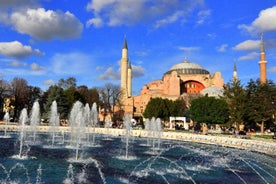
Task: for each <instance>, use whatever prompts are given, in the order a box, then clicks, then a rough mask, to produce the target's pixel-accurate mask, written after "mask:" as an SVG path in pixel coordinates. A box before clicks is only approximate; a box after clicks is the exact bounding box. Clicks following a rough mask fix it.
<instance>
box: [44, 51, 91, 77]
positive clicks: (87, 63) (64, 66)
mask: <svg viewBox="0 0 276 184" xmlns="http://www.w3.org/2000/svg"><path fill="white" fill-rule="evenodd" d="M91 60H92V59H91V57H90V56H89V55H87V54H85V53H80V52H73V53H63V54H60V53H57V54H55V55H54V56H53V57H52V58H51V59H50V67H49V69H50V70H51V72H53V73H54V74H57V75H78V74H82V75H84V74H86V75H88V74H91V70H93V66H92V64H93V63H92V61H91Z"/></svg>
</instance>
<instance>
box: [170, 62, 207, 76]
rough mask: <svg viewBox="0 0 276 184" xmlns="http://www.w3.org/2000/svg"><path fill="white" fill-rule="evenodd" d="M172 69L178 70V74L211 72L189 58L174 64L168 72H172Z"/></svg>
mask: <svg viewBox="0 0 276 184" xmlns="http://www.w3.org/2000/svg"><path fill="white" fill-rule="evenodd" d="M172 71H176V72H177V73H178V74H209V72H208V71H207V70H205V69H204V68H202V67H201V66H200V65H199V64H197V63H194V62H190V61H188V60H187V59H185V60H184V62H181V63H177V64H175V65H173V66H172V67H171V69H170V70H169V71H168V72H167V73H171V72H172Z"/></svg>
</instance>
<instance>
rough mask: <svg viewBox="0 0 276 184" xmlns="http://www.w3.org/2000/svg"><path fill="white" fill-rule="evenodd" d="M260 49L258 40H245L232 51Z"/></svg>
mask: <svg viewBox="0 0 276 184" xmlns="http://www.w3.org/2000/svg"><path fill="white" fill-rule="evenodd" d="M259 48H260V40H246V41H244V42H241V43H239V44H238V45H236V46H235V47H234V48H233V49H234V50H257V49H259Z"/></svg>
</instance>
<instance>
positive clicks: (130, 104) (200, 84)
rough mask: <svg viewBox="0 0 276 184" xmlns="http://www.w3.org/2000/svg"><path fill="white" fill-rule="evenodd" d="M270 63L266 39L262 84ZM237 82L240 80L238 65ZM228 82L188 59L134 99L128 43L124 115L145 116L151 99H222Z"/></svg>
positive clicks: (123, 77)
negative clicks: (202, 96)
mask: <svg viewBox="0 0 276 184" xmlns="http://www.w3.org/2000/svg"><path fill="white" fill-rule="evenodd" d="M266 63H267V61H266V59H265V50H264V42H263V38H261V43H260V61H259V66H260V81H261V83H266ZM233 80H237V70H236V62H235V63H234V72H233ZM223 85H224V80H223V78H222V74H221V72H219V71H217V72H215V73H210V72H209V71H208V70H206V69H204V68H202V67H201V66H200V65H198V64H197V63H195V62H191V61H189V60H188V59H184V60H183V61H182V62H180V63H177V64H175V65H173V66H172V67H171V68H170V69H169V70H168V71H167V72H166V73H164V74H163V76H162V78H161V79H159V80H154V81H151V82H149V83H147V84H146V85H144V86H143V87H142V89H141V91H140V94H139V95H136V96H132V68H131V64H130V62H129V58H128V45H127V40H126V38H125V39H124V43H123V48H122V58H121V103H122V109H123V111H124V113H129V114H130V115H131V117H132V118H139V117H143V116H142V114H143V112H144V110H145V108H146V105H147V104H148V102H149V101H150V99H151V98H156V97H160V98H167V99H170V100H177V99H180V98H182V99H185V98H187V97H189V96H196V95H205V94H208V96H218V95H222V94H223Z"/></svg>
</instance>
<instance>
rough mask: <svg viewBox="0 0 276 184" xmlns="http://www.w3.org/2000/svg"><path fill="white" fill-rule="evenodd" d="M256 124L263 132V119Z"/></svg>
mask: <svg viewBox="0 0 276 184" xmlns="http://www.w3.org/2000/svg"><path fill="white" fill-rule="evenodd" d="M257 126H259V127H260V128H261V133H262V134H263V133H264V121H262V123H257Z"/></svg>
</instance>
